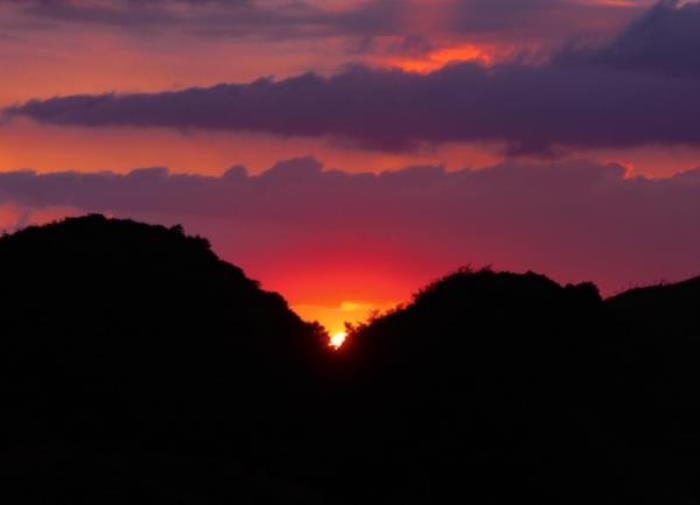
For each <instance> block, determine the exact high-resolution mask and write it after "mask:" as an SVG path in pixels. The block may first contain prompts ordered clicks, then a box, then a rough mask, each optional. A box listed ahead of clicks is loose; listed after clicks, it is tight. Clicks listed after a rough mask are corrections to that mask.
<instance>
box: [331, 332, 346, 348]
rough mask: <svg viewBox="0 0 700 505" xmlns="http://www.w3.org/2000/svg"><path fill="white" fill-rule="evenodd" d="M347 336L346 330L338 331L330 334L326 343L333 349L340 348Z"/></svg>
mask: <svg viewBox="0 0 700 505" xmlns="http://www.w3.org/2000/svg"><path fill="white" fill-rule="evenodd" d="M346 338H348V334H347V332H344V331H339V332H338V333H334V334H333V335H331V339H330V342H329V344H328V345H330V346H331V347H332V348H334V349H340V348H341V347H342V346H343V344H344V343H345V339H346Z"/></svg>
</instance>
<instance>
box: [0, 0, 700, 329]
mask: <svg viewBox="0 0 700 505" xmlns="http://www.w3.org/2000/svg"><path fill="white" fill-rule="evenodd" d="M0 69H1V71H0V230H5V231H12V230H14V229H17V228H19V227H22V226H26V225H28V224H31V223H43V222H47V221H51V220H53V219H57V218H60V217H62V216H67V215H77V214H83V213H86V212H102V213H105V214H108V215H113V216H119V217H132V218H135V219H139V220H145V221H148V222H157V223H163V224H168V225H172V224H176V223H182V224H183V225H184V226H185V229H186V231H187V232H188V233H191V234H198V235H203V236H206V237H207V238H209V239H210V240H211V242H212V245H213V247H214V250H215V252H217V253H218V254H219V255H220V256H221V257H223V258H224V259H226V260H228V261H231V262H233V263H235V264H237V265H239V266H241V267H242V268H244V269H245V270H246V272H247V274H248V275H249V276H251V277H253V278H256V279H258V280H260V281H261V283H262V286H263V287H264V288H266V289H271V290H276V291H279V292H280V293H282V294H283V295H284V296H285V297H286V298H287V300H289V302H290V304H291V305H292V307H293V308H294V309H295V310H297V311H298V312H299V313H300V314H301V315H302V316H304V317H306V318H309V319H318V320H320V321H321V322H322V323H323V324H325V325H326V326H327V327H328V328H329V330H330V331H332V332H334V331H339V330H340V329H342V327H343V321H358V320H361V319H363V318H364V317H366V316H367V314H369V313H370V312H371V311H373V310H385V309H387V308H389V307H392V306H393V305H395V304H398V303H401V302H404V301H407V300H409V299H410V296H411V294H412V293H413V292H414V291H416V289H418V288H419V287H420V286H421V285H423V284H425V283H426V282H428V281H430V280H432V279H434V278H436V277H438V276H440V275H443V274H446V273H448V272H449V271H451V270H454V269H456V268H458V267H460V266H463V265H466V264H471V265H473V266H476V267H480V266H486V265H490V266H492V267H493V268H496V269H509V270H515V271H526V270H535V271H538V272H542V273H545V274H547V275H550V276H551V277H553V278H554V279H555V280H557V281H559V282H580V281H586V280H592V281H595V282H596V283H597V284H598V285H599V286H600V287H601V289H602V291H603V293H604V294H612V293H615V292H618V291H620V290H622V289H625V288H628V287H630V286H635V285H639V284H646V283H651V282H659V281H662V280H667V281H673V280H680V279H682V278H686V277H690V276H693V275H697V274H700V3H696V2H692V1H685V2H684V1H679V0H662V1H660V2H655V1H651V0H650V1H646V0H638V1H635V0H0ZM47 254H50V251H47Z"/></svg>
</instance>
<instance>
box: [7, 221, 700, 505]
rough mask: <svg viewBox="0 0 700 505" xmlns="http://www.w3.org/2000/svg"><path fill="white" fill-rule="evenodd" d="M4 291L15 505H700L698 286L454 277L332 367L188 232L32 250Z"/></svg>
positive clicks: (48, 237) (84, 237)
mask: <svg viewBox="0 0 700 505" xmlns="http://www.w3.org/2000/svg"><path fill="white" fill-rule="evenodd" d="M0 278H1V279H2V290H1V291H0V369H1V370H2V371H1V372H0V394H1V398H2V423H3V425H4V426H3V428H4V429H3V433H4V434H5V437H3V443H2V446H1V447H0V479H1V482H0V499H2V501H3V503H5V502H6V503H17V504H22V503H26V504H34V503H36V504H39V503H41V504H54V503H56V504H58V503H71V504H83V503H84V504H94V505H100V504H110V505H111V504H115V505H116V504H120V505H122V504H127V503H128V504H142V503H143V504H146V503H149V504H165V503H167V504H170V503H172V504H176V503H177V504H193V505H195V504H196V505H200V504H214V503H216V504H219V503H261V504H263V503H265V504H266V503H272V504H274V503H279V504H293V503H299V504H358V505H359V504H373V503H374V504H387V503H397V504H398V503H401V504H429V503H435V504H445V503H455V504H461V503H469V504H494V505H495V504H498V505H502V504H505V503H524V502H532V503H540V504H590V503H596V504H646V503H648V504H659V503H664V504H693V503H700V485H698V484H697V483H698V482H700V480H699V479H698V478H697V477H698V476H699V471H700V464H699V463H698V462H697V460H698V458H697V454H698V453H699V451H700V409H699V408H698V402H699V400H698V398H699V395H698V387H700V374H699V373H698V366H697V362H698V357H700V348H698V345H697V341H698V339H699V337H700V310H699V309H700V280H695V281H688V282H686V283H683V284H678V285H673V286H660V287H655V288H649V289H642V290H635V291H631V292H628V293H625V294H623V295H620V296H618V297H616V298H614V299H611V300H607V301H603V300H602V299H601V298H600V296H599V295H598V292H597V290H596V288H595V287H594V286H593V285H590V284H584V285H580V286H567V287H562V286H559V285H558V284H556V283H554V282H552V281H550V280H549V279H547V278H545V277H542V276H538V275H535V274H526V275H516V274H508V273H494V272H490V271H481V272H470V271H464V272H458V273H456V274H454V275H451V276H449V277H447V278H445V279H443V280H441V281H438V282H436V283H435V284H433V285H431V286H429V287H427V288H425V289H424V290H423V291H421V292H420V293H418V294H417V295H416V297H415V299H414V301H413V302H412V303H411V304H410V305H408V306H406V307H405V308H402V309H400V310H397V311H395V312H393V313H391V314H388V315H386V316H383V317H381V318H378V319H376V320H374V321H372V322H371V323H369V324H368V325H366V326H363V327H361V328H358V329H357V330H356V331H355V332H354V333H353V334H352V335H351V337H350V339H349V342H348V343H347V344H346V346H345V347H344V348H343V349H342V350H341V351H339V352H332V351H330V350H329V349H328V347H327V345H326V342H325V338H326V335H325V334H324V332H323V331H321V330H320V328H318V327H317V326H314V325H309V324H306V323H304V322H302V321H301V320H300V319H299V318H298V317H297V316H296V315H294V314H293V313H292V312H291V311H290V310H289V309H288V307H287V305H286V303H285V302H284V300H282V298H281V297H279V296H278V295H276V294H271V293H267V292H264V291H262V290H260V289H259V287H258V286H257V285H256V283H254V282H253V281H251V280H249V279H247V278H246V277H245V276H244V274H243V273H242V272H241V271H240V270H239V269H238V268H236V267H234V266H232V265H229V264H227V263H224V262H222V261H220V260H219V259H217V258H216V256H215V255H214V254H213V253H212V252H211V250H210V248H209V246H208V244H207V242H206V241H205V240H203V239H199V238H191V237H187V236H185V235H184V234H183V233H182V231H181V230H179V229H177V228H175V229H167V228H164V227H158V226H148V225H143V224H138V223H134V222H131V221H121V220H108V219H105V218H103V217H100V216H88V217H85V218H79V219H69V220H66V221H64V222H62V223H58V224H54V225H49V226H45V227H41V228H30V229H27V230H24V231H21V232H19V233H16V234H14V235H12V236H7V237H4V238H2V239H0Z"/></svg>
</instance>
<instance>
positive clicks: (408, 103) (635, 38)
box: [4, 1, 700, 155]
mask: <svg viewBox="0 0 700 505" xmlns="http://www.w3.org/2000/svg"><path fill="white" fill-rule="evenodd" d="M698 55H700V5H698V4H681V3H679V2H676V1H664V2H662V3H660V4H658V5H657V6H655V7H654V8H652V9H651V10H650V11H649V12H647V13H646V14H645V16H643V17H642V18H640V19H638V20H636V21H635V22H634V23H633V24H632V25H630V26H629V27H628V29H627V30H626V31H625V32H624V33H622V34H621V35H620V36H619V37H618V38H616V39H615V40H613V41H612V42H611V43H610V44H608V45H606V46H603V47H597V48H582V47H577V48H568V49H566V50H563V51H561V52H559V53H558V54H557V55H556V57H555V58H554V59H553V60H551V61H550V62H548V63H545V64H539V65H534V64H528V63H525V62H519V61H512V62H508V63H502V64H498V65H495V66H493V67H490V68H487V67H484V66H481V65H479V64H476V63H462V64H453V65H448V66H447V67H445V68H443V69H440V70H438V71H435V72H432V73H429V74H427V75H422V74H416V73H409V72H404V71H401V70H387V69H377V68H368V67H362V66H354V67H350V68H346V69H345V70H344V71H342V72H340V73H338V74H336V75H332V76H329V77H324V76H320V75H317V74H315V73H307V74H304V75H300V76H297V77H291V78H287V79H282V80H274V79H270V78H265V79H260V80H257V81H254V82H250V83H245V84H221V85H217V86H213V87H205V88H190V89H184V90H180V91H167V92H160V93H159V92H156V93H135V94H114V93H108V94H102V95H74V96H63V97H55V98H51V99H46V100H40V99H37V100H32V101H29V102H27V103H24V104H20V105H17V106H14V107H10V108H8V109H6V110H5V112H4V115H5V116H6V117H15V116H23V117H29V118H32V119H34V120H36V121H40V122H44V123H50V124H59V125H80V126H90V127H99V126H136V127H144V128H149V127H166V128H175V129H181V130H187V129H203V130H224V131H253V132H267V133H272V134H278V135H294V136H314V137H320V136H331V137H336V138H340V139H343V140H344V141H348V140H350V141H352V142H357V143H361V144H362V145H364V146H372V147H375V148H379V149H393V150H400V149H409V148H413V147H415V146H417V145H421V144H425V143H428V144H430V143H443V142H475V141H476V142H479V141H488V142H500V143H504V144H505V145H507V146H508V149H509V152H510V153H511V154H521V153H534V154H539V155H542V154H546V155H550V154H553V153H556V152H557V150H560V149H567V148H568V149H576V148H626V147H637V146H643V145H667V146H668V145H688V146H698V145H700V130H699V129H698V128H696V127H695V125H696V123H697V118H698V117H700V94H698V92H697V84H698V82H697V76H698V75H700V59H698V58H700V56H698Z"/></svg>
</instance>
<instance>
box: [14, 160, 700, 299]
mask: <svg viewBox="0 0 700 505" xmlns="http://www.w3.org/2000/svg"><path fill="white" fill-rule="evenodd" d="M2 205H6V206H7V205H13V206H15V207H16V208H24V209H35V210H37V211H43V212H46V211H47V209H51V208H63V209H75V210H76V211H85V212H106V213H112V214H114V215H118V216H127V217H134V218H139V219H147V220H157V221H161V222H166V223H172V224H174V223H178V222H182V223H184V224H185V225H186V226H187V228H188V231H190V232H197V233H202V234H204V235H206V236H208V237H210V238H211V239H212V241H213V243H214V245H215V247H216V248H217V250H218V251H219V252H221V253H223V255H224V256H225V257H226V258H227V259H229V260H231V261H234V262H236V263H238V264H241V265H242V266H244V267H251V268H252V269H253V272H254V274H255V275H257V276H259V277H262V279H263V281H266V280H269V279H273V278H274V276H275V275H278V274H279V272H283V273H284V275H285V276H288V277H289V278H292V277H294V276H295V275H296V274H299V275H300V276H302V277H303V275H306V274H304V271H306V272H307V273H308V272H309V271H312V270H314V269H316V270H318V275H317V277H316V278H317V280H319V279H320V280H319V282H324V283H326V284H327V283H328V282H329V281H328V278H324V272H325V271H331V270H334V271H343V272H345V271H347V272H355V271H357V272H362V271H364V272H365V274H368V273H369V274H371V275H368V276H366V277H365V281H366V282H372V281H367V280H366V279H372V278H374V279H375V280H376V283H377V284H382V283H384V282H386V279H383V278H382V275H384V274H386V275H388V276H391V275H393V274H392V272H395V273H396V275H397V276H399V274H400V275H404V276H407V278H406V279H404V280H405V281H406V283H407V284H408V285H410V286H411V287H410V289H413V288H416V287H418V286H419V285H420V284H421V283H423V282H425V281H426V280H429V279H430V278H431V277H434V276H437V275H440V274H442V273H444V272H445V271H446V270H449V269H451V268H456V267H457V266H460V265H463V264H467V263H474V264H476V265H487V264H493V265H494V266H495V267H497V268H512V269H516V270H527V269H534V270H538V271H542V272H546V273H549V274H550V275H553V276H555V278H557V279H558V280H561V281H582V280H589V279H592V280H594V281H596V282H598V283H600V284H601V285H602V287H603V288H604V289H605V290H606V291H607V292H611V291H614V290H617V289H621V288H624V287H628V286H629V284H630V283H645V282H653V281H658V280H660V279H668V280H674V279H680V278H684V277H688V276H691V275H693V274H698V273H700V262H699V261H698V258H700V234H698V233H697V227H698V223H700V169H698V170H694V171H689V172H686V173H683V174H681V175H678V176H674V177H672V178H667V179H645V178H628V177H626V174H625V170H624V169H623V168H622V167H620V166H618V165H600V164H595V163H589V162H567V163H543V164H521V163H504V164H500V165H497V166H494V167H492V168H489V169H484V170H479V171H474V170H466V169H465V170H461V171H456V172H447V171H445V170H444V169H443V168H441V167H434V166H424V167H408V168H405V169H403V170H399V171H396V172H388V173H381V174H373V173H362V174H350V173H345V172H342V171H337V170H328V171H324V170H323V169H322V166H321V164H320V163H319V162H317V161H316V160H314V159H313V158H300V159H294V160H289V161H284V162H280V163H278V164H276V165H275V166H274V167H272V168H271V169H269V170H268V171H266V172H264V173H262V174H260V175H249V174H248V173H247V171H246V170H245V169H244V168H243V167H234V168H232V169H230V170H228V171H227V172H226V173H225V174H223V175H221V176H220V177H206V176H199V175H183V174H173V173H170V172H169V171H168V170H166V169H164V168H151V169H141V170H134V171H132V172H131V173H129V174H127V175H117V174H114V173H92V174H85V173H70V172H68V173H57V174H38V173H34V172H30V171H24V172H11V173H4V174H0V207H1V206H2ZM397 265H402V266H401V268H403V269H404V270H402V272H398V270H397V268H398V267H397ZM272 269H274V272H273V271H272ZM302 274H303V275H302ZM279 275H281V274H279ZM292 284H293V283H292ZM332 287H333V289H336V287H335V286H332ZM401 289H405V286H403V285H402V286H401ZM402 294H403V295H407V294H408V293H402Z"/></svg>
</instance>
